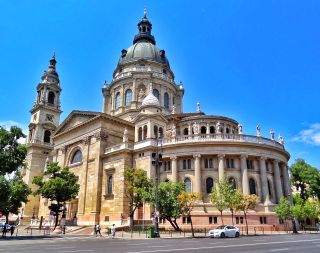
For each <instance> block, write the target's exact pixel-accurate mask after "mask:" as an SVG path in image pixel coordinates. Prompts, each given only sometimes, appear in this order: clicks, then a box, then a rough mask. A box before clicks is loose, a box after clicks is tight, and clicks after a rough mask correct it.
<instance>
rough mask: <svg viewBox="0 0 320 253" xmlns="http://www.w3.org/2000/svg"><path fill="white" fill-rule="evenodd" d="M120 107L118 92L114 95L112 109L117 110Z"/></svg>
mask: <svg viewBox="0 0 320 253" xmlns="http://www.w3.org/2000/svg"><path fill="white" fill-rule="evenodd" d="M119 107H120V92H118V93H117V94H116V98H115V100H114V108H115V109H118V108H119Z"/></svg>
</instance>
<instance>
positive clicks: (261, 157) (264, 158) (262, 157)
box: [259, 156, 268, 161]
mask: <svg viewBox="0 0 320 253" xmlns="http://www.w3.org/2000/svg"><path fill="white" fill-rule="evenodd" d="M259 159H260V161H265V160H267V159H268V158H267V157H266V156H260V157H259Z"/></svg>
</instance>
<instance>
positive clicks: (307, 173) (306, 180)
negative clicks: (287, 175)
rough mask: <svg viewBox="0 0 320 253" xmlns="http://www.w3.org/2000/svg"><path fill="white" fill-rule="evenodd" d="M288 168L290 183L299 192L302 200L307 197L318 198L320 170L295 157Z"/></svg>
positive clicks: (319, 194) (319, 192)
mask: <svg viewBox="0 0 320 253" xmlns="http://www.w3.org/2000/svg"><path fill="white" fill-rule="evenodd" d="M290 169H291V182H292V185H293V186H295V188H296V189H297V190H298V191H299V192H300V197H301V198H302V199H303V200H304V201H305V200H307V199H308V197H317V198H318V199H320V172H319V171H318V170H317V169H316V168H314V167H312V166H311V165H309V164H308V163H306V162H305V161H304V160H303V159H297V160H296V161H295V163H294V164H292V165H291V168H290Z"/></svg>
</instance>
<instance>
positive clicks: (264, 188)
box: [260, 156, 269, 204]
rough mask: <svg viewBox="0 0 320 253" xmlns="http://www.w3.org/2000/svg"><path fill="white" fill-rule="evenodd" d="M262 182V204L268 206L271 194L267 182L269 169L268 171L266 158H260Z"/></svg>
mask: <svg viewBox="0 0 320 253" xmlns="http://www.w3.org/2000/svg"><path fill="white" fill-rule="evenodd" d="M260 182H261V192H262V199H261V200H262V203H264V204H267V202H269V192H268V180H267V169H266V158H265V157H263V156H261V157H260Z"/></svg>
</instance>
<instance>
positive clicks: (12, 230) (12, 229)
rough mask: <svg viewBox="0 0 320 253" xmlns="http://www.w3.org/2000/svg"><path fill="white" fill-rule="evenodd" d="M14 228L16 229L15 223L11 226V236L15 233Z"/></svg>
mask: <svg viewBox="0 0 320 253" xmlns="http://www.w3.org/2000/svg"><path fill="white" fill-rule="evenodd" d="M14 229H15V226H14V225H11V227H10V233H11V236H12V235H13V233H14Z"/></svg>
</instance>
